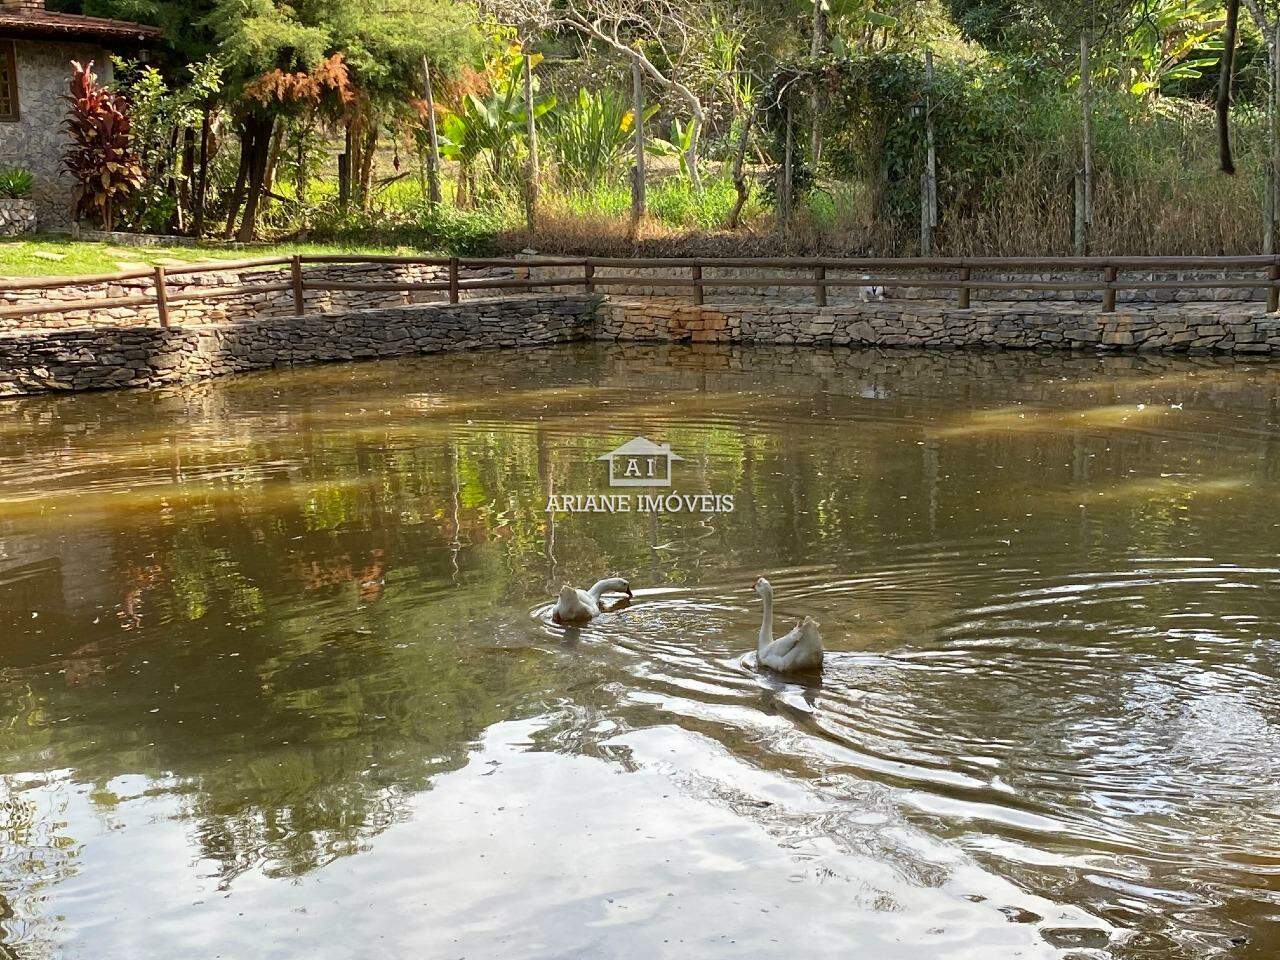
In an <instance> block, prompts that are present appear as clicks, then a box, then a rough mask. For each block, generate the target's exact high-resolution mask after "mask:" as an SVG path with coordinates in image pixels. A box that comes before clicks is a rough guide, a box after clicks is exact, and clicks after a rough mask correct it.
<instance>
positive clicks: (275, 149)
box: [262, 122, 285, 201]
mask: <svg viewBox="0 0 1280 960" xmlns="http://www.w3.org/2000/svg"><path fill="white" fill-rule="evenodd" d="M284 128H285V125H284V123H283V122H281V123H278V124H276V130H275V133H274V134H273V135H272V137H271V149H270V151H269V152H268V154H267V172H266V175H265V176H264V177H263V178H262V194H263V198H264V201H265V200H269V199H270V195H271V188H272V187H273V186H274V185H275V182H276V166H277V165H278V164H279V163H280V151H281V150H283V149H284Z"/></svg>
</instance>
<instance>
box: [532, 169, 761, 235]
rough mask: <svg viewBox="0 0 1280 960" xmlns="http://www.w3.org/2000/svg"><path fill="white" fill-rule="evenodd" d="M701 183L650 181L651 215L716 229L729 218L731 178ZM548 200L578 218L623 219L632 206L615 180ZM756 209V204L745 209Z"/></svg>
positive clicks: (668, 221) (628, 195)
mask: <svg viewBox="0 0 1280 960" xmlns="http://www.w3.org/2000/svg"><path fill="white" fill-rule="evenodd" d="M702 186H703V188H702V191H701V192H698V191H697V190H695V189H694V188H693V185H692V184H691V183H690V182H689V181H688V179H687V178H685V177H667V178H665V179H663V180H659V181H657V182H655V183H650V184H649V186H648V190H647V194H646V196H647V202H648V207H649V213H650V215H651V216H653V217H654V219H656V220H658V221H659V222H661V223H663V224H666V225H667V226H670V227H676V228H680V229H698V230H716V229H719V228H720V227H722V226H723V225H724V223H725V221H726V220H727V219H728V217H729V211H730V210H732V209H733V204H734V200H735V199H736V197H737V195H736V193H735V192H734V189H733V181H732V180H731V179H729V178H728V177H716V178H714V179H707V180H705V181H704V182H703V185H702ZM548 202H549V203H557V202H560V203H563V204H564V206H565V207H566V208H567V210H568V212H569V213H570V214H572V215H574V216H578V217H583V218H590V219H595V218H599V217H606V218H610V219H615V218H616V219H619V220H623V219H625V218H626V217H627V216H628V214H629V212H630V209H631V190H630V187H629V186H626V185H623V184H619V183H616V182H615V183H605V182H598V183H595V184H593V185H591V186H590V187H587V188H585V189H581V190H577V191H574V192H571V193H569V194H568V195H566V196H565V197H564V198H549V199H548ZM759 212H760V210H759V208H758V207H756V208H753V209H752V210H750V211H748V213H757V214H758V213H759Z"/></svg>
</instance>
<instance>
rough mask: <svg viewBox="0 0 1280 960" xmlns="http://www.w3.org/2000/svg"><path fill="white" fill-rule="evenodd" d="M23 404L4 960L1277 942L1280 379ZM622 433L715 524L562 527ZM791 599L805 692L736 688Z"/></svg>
mask: <svg viewBox="0 0 1280 960" xmlns="http://www.w3.org/2000/svg"><path fill="white" fill-rule="evenodd" d="M4 408H5V413H6V417H5V418H4V424H3V426H2V427H0V636H3V637H4V638H5V639H6V641H7V642H6V643H5V645H4V647H3V651H2V652H0V699H2V701H3V708H4V709H3V717H4V718H5V725H4V727H3V730H2V733H0V736H2V738H3V739H2V740H0V793H2V795H3V806H2V807H0V896H2V897H3V899H2V900H0V931H3V935H2V938H0V943H2V944H3V945H4V947H5V949H12V950H15V951H17V953H18V955H20V956H22V957H24V958H28V957H81V956H90V955H94V956H113V957H114V956H120V957H123V956H129V957H157V958H160V957H166V958H167V957H171V956H178V955H181V956H184V957H216V956H236V957H243V956H254V957H296V956H304V955H305V956H312V957H350V956H371V957H374V956H376V957H399V956H409V955H416V956H424V957H435V956H464V955H465V956H474V957H498V956H501V957H503V958H521V957H566V956H574V957H655V956H671V957H684V956H698V957H715V956H724V957H739V956H755V957H770V956H783V955H784V954H790V953H792V952H794V951H795V950H796V949H797V948H800V949H803V950H805V951H806V952H807V953H808V954H809V955H812V956H815V957H828V956H829V957H848V956H850V955H854V954H856V955H859V956H869V957H871V956H874V957H877V958H881V957H883V958H916V957H924V956H928V957H948V958H952V957H955V958H974V960H977V958H990V957H1015V956H1017V957H1064V958H1065V957H1070V958H1075V960H1080V958H1086V957H1092V958H1098V957H1126V958H1127V957H1134V958H1157V957H1158V958H1167V957H1168V958H1193V957H1196V958H1198V957H1204V956H1224V957H1232V958H1235V957H1241V958H1251V960H1252V958H1263V957H1270V956H1272V955H1273V954H1274V951H1275V950H1276V949H1277V948H1278V947H1280V935H1278V934H1277V933H1276V932H1275V931H1276V927H1275V923H1276V919H1277V912H1278V908H1280V800H1278V799H1277V798H1278V796H1280V795H1278V794H1277V792H1276V785H1277V783H1278V782H1280V707H1278V706H1277V704H1278V703H1280V698H1278V697H1277V692H1278V690H1280V682H1278V680H1277V671H1278V667H1277V653H1278V652H1280V650H1278V643H1280V641H1278V640H1277V627H1278V625H1280V603H1278V602H1277V601H1276V600H1275V599H1274V597H1275V587H1276V584H1277V581H1278V580H1280V564H1278V563H1277V560H1276V554H1277V550H1278V549H1280V521H1278V520H1276V519H1275V518H1276V515H1277V511H1276V508H1277V506H1280V503H1278V502H1277V497H1276V491H1277V489H1278V485H1277V474H1278V473H1280V458H1278V456H1277V443H1276V438H1277V430H1276V426H1277V424H1276V421H1277V416H1278V411H1280V368H1275V367H1271V366H1266V365H1259V364H1252V365H1244V364H1232V363H1223V362H1217V361H1207V360H1206V361H1204V362H1202V363H1195V362H1191V361H1173V360H1168V359H1159V360H1153V359H1141V358H1119V357H1117V358H1108V359H1103V360H1099V359H1097V358H1070V357H1062V356H1043V355H988V354H972V353H970V354H965V353H936V354H932V355H923V354H921V355H912V354H907V353H889V354H877V353H874V352H852V351H850V352H817V353H813V352H792V351H788V350H785V349H755V350H727V349H708V350H700V349H692V348H678V347H628V348H618V347H613V348H609V349H605V348H603V347H599V346H591V345H580V346H575V347H566V348H557V349H554V350H545V351H531V352H522V353H519V354H513V355H506V356H500V355H497V354H472V355H465V356H456V357H442V358H439V357H438V358H431V359H423V360H409V361H403V362H401V361H396V362H387V363H378V364H364V365H350V366H334V367H323V368H311V369H303V370H297V371H288V372H278V373H272V374H267V375H255V376H251V377H245V378H240V379H232V380H223V381H217V382H213V383H208V384H202V385H197V386H192V387H189V388H183V389H181V390H175V391H172V392H165V393H155V394H139V393H127V394H125V393H121V394H100V395H82V396H74V397H64V398H38V399H28V400H18V401H8V402H6V403H5V405H4ZM636 434H644V435H647V436H649V437H651V438H653V439H657V440H662V441H665V442H669V443H671V444H672V446H673V449H674V450H676V451H677V452H678V453H680V454H681V455H682V456H683V457H684V458H685V461H684V462H683V463H680V464H678V465H677V483H676V489H677V490H679V491H682V492H688V493H710V492H715V493H733V494H734V496H735V500H736V503H737V509H736V511H735V512H734V513H732V514H728V515H716V516H699V515H689V514H677V515H668V516H646V515H638V514H627V515H608V514H586V515H560V516H556V517H554V518H550V517H548V516H547V515H546V514H545V513H544V512H543V506H544V505H545V503H546V497H547V495H548V494H549V493H553V492H561V493H592V492H602V491H603V490H604V489H607V488H605V487H604V486H603V476H604V475H603V470H602V467H603V465H602V464H599V463H597V462H596V461H595V457H596V456H597V455H599V454H600V453H603V452H605V451H607V450H609V449H611V448H612V447H614V446H616V445H617V444H618V443H619V442H621V441H623V440H626V439H629V438H630V437H632V436H634V435H636ZM613 572H620V573H624V574H625V575H627V576H628V577H629V578H630V579H631V582H632V585H633V586H634V587H636V588H638V589H637V592H636V599H635V601H634V602H633V603H631V604H630V605H628V606H626V607H625V608H623V609H620V610H618V611H617V612H615V613H612V614H609V615H608V616H606V617H604V618H602V619H601V620H599V621H596V622H595V623H594V624H592V625H590V626H588V627H586V628H584V629H580V630H572V631H565V630H562V629H561V628H559V627H556V626H554V625H552V624H550V623H548V622H547V621H546V620H545V619H544V618H542V617H540V616H539V612H540V611H542V610H543V609H545V605H546V603H547V601H548V599H549V597H550V596H551V594H552V592H553V591H554V590H555V589H556V588H558V587H559V585H560V584H561V583H562V582H565V581H568V582H572V583H578V584H582V585H585V584H589V583H591V582H592V581H594V580H595V579H597V578H598V577H599V576H602V575H605V574H608V573H613ZM760 573H768V574H769V575H770V577H771V579H772V580H773V582H774V585H775V589H776V590H777V593H778V600H779V608H780V609H779V614H780V616H781V617H782V618H783V620H784V621H786V620H788V619H789V618H793V617H796V616H800V615H802V614H812V615H813V616H815V617H816V618H818V619H819V620H820V621H822V624H823V633H824V635H825V637H826V639H827V641H828V646H829V650H830V652H829V654H828V659H827V669H826V671H825V673H824V676H823V677H822V680H821V682H820V683H807V684H802V683H791V682H786V681H783V680H781V679H779V678H776V677H773V678H771V677H764V676H758V675H756V674H755V673H753V672H752V671H751V670H749V669H748V668H747V667H746V666H745V665H744V663H743V660H742V654H743V653H745V652H746V651H748V650H750V649H751V648H752V646H753V644H754V637H755V632H756V630H757V629H758V623H759V621H758V619H757V618H758V616H759V610H758V603H757V601H756V600H755V597H754V594H753V593H752V592H751V589H750V587H751V583H752V582H753V580H754V578H755V576H756V575H758V574H760Z"/></svg>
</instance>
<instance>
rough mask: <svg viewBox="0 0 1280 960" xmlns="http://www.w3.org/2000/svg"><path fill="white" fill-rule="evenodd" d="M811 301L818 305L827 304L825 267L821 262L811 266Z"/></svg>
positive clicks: (823, 305)
mask: <svg viewBox="0 0 1280 960" xmlns="http://www.w3.org/2000/svg"><path fill="white" fill-rule="evenodd" d="M813 302H814V303H816V304H817V305H818V306H820V307H825V306H826V305H827V268H826V266H825V265H823V264H819V265H818V266H816V267H814V268H813Z"/></svg>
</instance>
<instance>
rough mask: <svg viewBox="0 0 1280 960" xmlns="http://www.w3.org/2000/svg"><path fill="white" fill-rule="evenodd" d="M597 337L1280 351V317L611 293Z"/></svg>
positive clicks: (1220, 311)
mask: <svg viewBox="0 0 1280 960" xmlns="http://www.w3.org/2000/svg"><path fill="white" fill-rule="evenodd" d="M596 336H597V337H598V338H601V339H607V340H659V341H669V342H679V341H688V342H692V343H777V344H802V345H812V346H833V345H834V346H880V347H1000V348H1006V349H1031V348H1044V349H1128V350H1164V351H1169V352H1182V353H1214V352H1222V353H1250V354H1263V353H1280V317H1277V316H1275V315H1271V314H1267V313H1266V312H1265V305H1263V304H1251V305H1245V304H1199V303H1187V304H1176V305H1175V304H1170V305H1166V306H1160V305H1156V304H1132V305H1128V306H1125V307H1122V308H1121V309H1119V310H1117V311H1116V312H1115V313H1110V314H1104V313H1100V312H1099V311H1098V310H1097V308H1095V307H1092V306H1077V305H1075V304H1072V303H1040V304H1031V303H1002V304H988V305H985V306H979V307H974V308H971V309H968V310H960V309H958V308H956V307H953V306H951V305H949V304H946V303H944V302H942V301H934V302H931V303H930V302H920V301H914V302H898V303H893V302H887V303H869V304H836V305H829V306H826V307H816V306H813V305H812V304H798V303H790V304H788V303H780V304H772V305H765V304H752V303H731V302H727V301H726V302H721V303H716V304H704V305H703V306H701V307H699V306H696V305H693V304H673V303H662V302H654V301H651V300H645V299H635V300H632V299H618V298H612V299H610V300H608V301H606V302H605V304H604V305H603V306H602V307H601V311H600V320H599V322H598V324H597V326H596Z"/></svg>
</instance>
